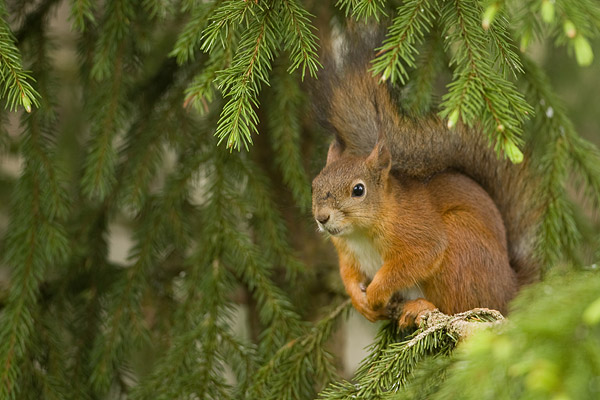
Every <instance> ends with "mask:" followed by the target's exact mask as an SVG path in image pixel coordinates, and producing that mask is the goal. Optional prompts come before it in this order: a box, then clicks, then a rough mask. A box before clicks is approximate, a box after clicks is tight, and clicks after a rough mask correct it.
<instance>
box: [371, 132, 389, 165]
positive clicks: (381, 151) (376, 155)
mask: <svg viewBox="0 0 600 400" xmlns="http://www.w3.org/2000/svg"><path fill="white" fill-rule="evenodd" d="M365 163H366V164H367V166H368V167H369V168H371V169H375V170H381V171H386V172H387V171H389V170H390V168H391V167H392V155H391V154H390V150H389V149H388V146H387V144H386V142H385V138H384V137H382V136H380V137H379V138H378V139H377V143H375V147H374V148H373V151H371V154H369V156H368V157H367V159H366V160H365Z"/></svg>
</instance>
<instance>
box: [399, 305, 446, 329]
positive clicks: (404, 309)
mask: <svg viewBox="0 0 600 400" xmlns="http://www.w3.org/2000/svg"><path fill="white" fill-rule="evenodd" d="M390 303H391V302H390ZM400 306H401V310H400V314H399V316H398V327H399V328H401V329H406V328H413V327H418V326H419V325H421V319H422V318H423V315H424V314H425V313H426V312H427V311H437V309H438V308H437V307H436V306H435V305H434V304H433V303H432V302H430V301H428V300H425V299H423V298H418V299H415V300H409V301H405V302H402V303H400Z"/></svg>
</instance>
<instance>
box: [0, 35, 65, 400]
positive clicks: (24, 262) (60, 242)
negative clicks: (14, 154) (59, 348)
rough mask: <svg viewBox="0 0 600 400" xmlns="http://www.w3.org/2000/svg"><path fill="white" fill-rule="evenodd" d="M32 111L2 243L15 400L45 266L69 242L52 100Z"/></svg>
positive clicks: (8, 370)
mask: <svg viewBox="0 0 600 400" xmlns="http://www.w3.org/2000/svg"><path fill="white" fill-rule="evenodd" d="M32 42H33V43H34V47H35V50H36V57H35V59H34V60H33V61H34V62H33V65H32V68H33V70H34V71H35V72H36V73H37V74H38V77H39V82H38V85H39V87H40V89H41V91H42V92H43V93H48V94H50V93H51V91H50V90H48V88H47V86H48V85H49V81H50V79H51V78H50V76H49V75H50V74H49V73H48V69H47V65H46V62H47V54H46V52H47V47H48V43H47V38H46V37H45V35H44V34H43V33H40V34H39V35H37V36H36V37H34V38H32ZM44 100H45V101H44V103H45V107H43V108H40V109H36V110H33V111H32V112H31V113H30V114H27V115H26V116H25V117H24V118H23V121H22V126H23V127H24V132H23V134H22V136H21V138H20V142H19V153H20V154H21V155H22V157H23V169H22V172H21V176H20V177H19V179H18V181H17V183H16V185H15V188H14V190H13V193H12V199H11V200H12V204H11V209H12V211H11V214H10V215H11V219H10V223H9V227H8V230H7V232H8V233H7V236H6V238H5V241H4V243H3V245H4V254H3V261H4V263H5V264H6V265H8V266H9V267H10V268H11V285H10V288H9V292H8V298H7V303H6V305H5V307H4V308H3V310H2V313H1V314H0V398H3V399H11V400H12V399H17V398H19V396H20V394H19V393H20V391H22V390H23V386H22V385H20V384H19V382H21V381H22V379H23V378H24V377H25V375H24V373H25V371H24V368H25V367H26V364H27V361H26V360H27V359H31V358H35V357H38V356H39V350H38V349H36V348H35V347H34V344H35V343H36V340H37V339H38V338H39V337H38V336H36V335H37V334H38V323H39V322H38V321H37V320H36V319H35V316H36V315H37V312H38V310H39V308H38V307H39V304H38V297H39V294H40V286H41V282H42V281H43V279H44V278H45V276H46V274H47V271H48V269H49V268H50V267H51V266H53V265H60V264H61V263H64V262H65V260H66V259H67V258H68V256H69V253H70V251H69V242H68V239H67V233H66V230H65V228H64V225H63V223H64V220H65V218H66V216H67V214H68V210H69V202H68V200H67V196H66V192H65V189H64V182H62V181H61V177H60V174H59V173H58V168H57V166H56V162H55V160H54V147H55V143H54V137H53V135H52V134H50V133H49V132H52V128H53V127H54V118H53V112H52V109H51V107H52V104H53V103H52V100H51V98H49V97H47V98H45V99H44Z"/></svg>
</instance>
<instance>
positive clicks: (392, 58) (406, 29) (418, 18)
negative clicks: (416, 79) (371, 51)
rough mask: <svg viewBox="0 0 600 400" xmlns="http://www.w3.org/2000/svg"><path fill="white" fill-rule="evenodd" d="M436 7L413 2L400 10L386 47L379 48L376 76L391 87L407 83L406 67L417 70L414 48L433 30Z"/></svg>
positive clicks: (421, 0)
mask: <svg viewBox="0 0 600 400" xmlns="http://www.w3.org/2000/svg"><path fill="white" fill-rule="evenodd" d="M434 6H435V2H433V1H430V0H410V1H407V2H406V3H404V4H402V5H401V6H399V7H398V9H397V11H396V13H397V16H396V18H394V20H393V22H392V25H391V26H390V28H388V32H387V35H386V39H385V40H384V42H383V45H382V46H381V47H379V48H377V50H378V52H377V57H376V58H375V59H374V60H373V67H372V69H371V70H372V71H373V74H381V79H382V80H383V81H385V80H387V79H389V80H390V81H391V82H392V84H394V83H396V81H400V83H402V84H404V83H405V81H406V79H407V78H408V72H407V67H409V68H414V67H415V54H416V53H417V48H416V47H415V45H416V44H420V43H422V42H423V37H424V36H425V34H427V33H428V32H429V31H430V29H431V27H432V19H433V18H434V14H433V8H434Z"/></svg>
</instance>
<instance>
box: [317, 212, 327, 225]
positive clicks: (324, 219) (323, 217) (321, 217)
mask: <svg viewBox="0 0 600 400" xmlns="http://www.w3.org/2000/svg"><path fill="white" fill-rule="evenodd" d="M329 217H330V215H329V214H327V215H318V216H317V221H319V222H320V223H322V224H324V223H326V222H327V221H329Z"/></svg>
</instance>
